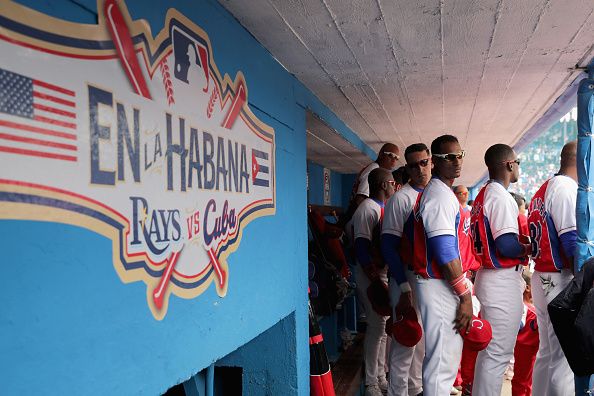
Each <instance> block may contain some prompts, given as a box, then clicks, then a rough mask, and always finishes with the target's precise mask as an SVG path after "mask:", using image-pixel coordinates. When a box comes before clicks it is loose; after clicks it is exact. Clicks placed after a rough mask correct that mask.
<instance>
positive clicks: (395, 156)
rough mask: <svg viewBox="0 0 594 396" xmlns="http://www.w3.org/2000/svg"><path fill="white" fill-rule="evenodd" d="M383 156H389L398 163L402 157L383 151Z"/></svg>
mask: <svg viewBox="0 0 594 396" xmlns="http://www.w3.org/2000/svg"><path fill="white" fill-rule="evenodd" d="M383 154H384V155H387V156H388V157H390V158H391V159H393V160H396V161H398V160H399V159H400V157H399V156H398V154H394V153H393V152H391V151H383Z"/></svg>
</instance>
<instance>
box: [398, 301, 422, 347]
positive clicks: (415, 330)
mask: <svg viewBox="0 0 594 396" xmlns="http://www.w3.org/2000/svg"><path fill="white" fill-rule="evenodd" d="M391 334H392V337H394V339H395V340H396V341H398V343H399V344H400V345H403V346H405V347H409V348H411V347H414V346H415V345H417V344H418V343H419V341H421V337H422V336H423V329H422V328H421V325H420V324H419V320H418V318H417V313H416V312H415V310H414V308H412V307H411V308H410V309H408V310H407V311H406V312H405V313H404V314H403V315H396V318H394V320H393V323H392V331H391Z"/></svg>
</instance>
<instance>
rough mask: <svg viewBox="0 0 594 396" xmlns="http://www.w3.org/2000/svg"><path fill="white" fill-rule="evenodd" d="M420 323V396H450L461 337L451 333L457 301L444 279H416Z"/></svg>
mask: <svg viewBox="0 0 594 396" xmlns="http://www.w3.org/2000/svg"><path fill="white" fill-rule="evenodd" d="M416 284H417V286H416V291H417V301H418V304H419V311H420V312H421V319H422V322H423V335H424V339H425V359H424V360H423V395H425V396H444V395H449V394H450V390H451V389H452V386H453V385H454V381H455V380H456V375H457V374H458V366H460V360H461V358H462V344H463V341H462V337H460V335H459V334H458V333H456V330H455V329H454V319H456V312H457V311H458V305H459V304H460V299H459V298H458V297H457V296H456V295H454V292H453V291H452V288H451V287H450V285H449V284H448V282H447V281H446V280H443V279H424V278H422V277H420V276H417V277H416Z"/></svg>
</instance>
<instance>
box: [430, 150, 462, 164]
mask: <svg viewBox="0 0 594 396" xmlns="http://www.w3.org/2000/svg"><path fill="white" fill-rule="evenodd" d="M433 156H434V157H437V158H441V159H443V160H446V161H453V160H455V159H459V160H460V159H462V158H464V157H465V156H466V151H465V150H462V151H460V152H459V153H447V154H436V153H433Z"/></svg>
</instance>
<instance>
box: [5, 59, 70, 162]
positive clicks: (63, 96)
mask: <svg viewBox="0 0 594 396" xmlns="http://www.w3.org/2000/svg"><path fill="white" fill-rule="evenodd" d="M75 100H76V94H75V92H74V91H71V90H69V89H66V88H64V87H60V86H57V85H54V84H50V83H47V82H44V81H40V80H36V79H32V78H29V77H26V76H23V75H21V74H17V73H14V72H10V71H8V70H4V69H0V151H1V152H8V153H12V154H17V155H22V156H28V157H41V158H49V159H54V160H62V161H76V160H77V150H78V148H77V146H76V140H77V136H76V114H75V110H76V102H75Z"/></svg>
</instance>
